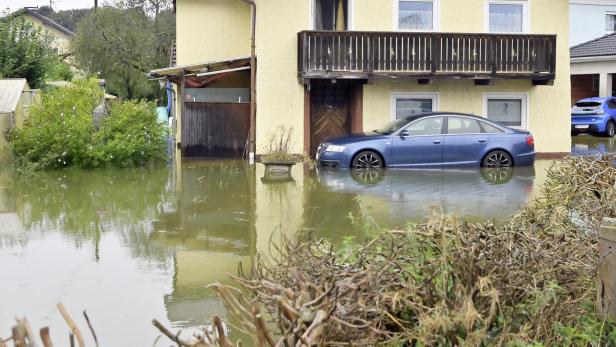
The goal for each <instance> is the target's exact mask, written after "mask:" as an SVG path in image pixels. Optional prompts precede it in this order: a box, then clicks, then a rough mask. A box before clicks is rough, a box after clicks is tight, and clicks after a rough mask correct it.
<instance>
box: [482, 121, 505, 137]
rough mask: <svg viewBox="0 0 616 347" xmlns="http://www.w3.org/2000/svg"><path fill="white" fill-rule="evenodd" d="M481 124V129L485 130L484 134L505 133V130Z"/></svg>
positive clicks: (488, 124) (484, 123) (485, 123)
mask: <svg viewBox="0 0 616 347" xmlns="http://www.w3.org/2000/svg"><path fill="white" fill-rule="evenodd" d="M479 124H481V128H482V129H483V133H485V134H502V133H504V131H503V129H500V128H498V127H495V126H494V125H492V124H490V123H487V122H481V121H480V122H479Z"/></svg>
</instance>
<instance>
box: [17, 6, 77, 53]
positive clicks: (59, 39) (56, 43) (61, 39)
mask: <svg viewBox="0 0 616 347" xmlns="http://www.w3.org/2000/svg"><path fill="white" fill-rule="evenodd" d="M24 18H25V20H26V22H29V23H31V24H32V25H34V26H36V27H39V28H42V29H43V30H45V31H47V32H48V33H49V34H50V35H51V36H52V37H53V39H54V40H53V43H52V47H53V48H55V49H57V50H58V52H59V53H67V52H69V51H70V46H71V37H70V36H68V35H66V34H65V33H63V32H61V31H60V30H58V29H56V28H54V27H51V26H48V25H46V24H45V23H43V22H42V21H41V20H40V19H38V18H36V17H32V16H28V15H26V16H24Z"/></svg>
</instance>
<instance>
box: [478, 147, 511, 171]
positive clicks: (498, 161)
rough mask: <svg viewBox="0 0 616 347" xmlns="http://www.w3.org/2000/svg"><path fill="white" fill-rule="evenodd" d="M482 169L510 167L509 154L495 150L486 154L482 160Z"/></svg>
mask: <svg viewBox="0 0 616 347" xmlns="http://www.w3.org/2000/svg"><path fill="white" fill-rule="evenodd" d="M481 166H483V167H487V168H502V167H512V166H513V159H511V156H510V155H509V153H507V152H505V151H501V150H496V151H492V152H490V153H488V155H486V157H485V158H483V163H482V165H481Z"/></svg>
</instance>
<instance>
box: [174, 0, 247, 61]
mask: <svg viewBox="0 0 616 347" xmlns="http://www.w3.org/2000/svg"><path fill="white" fill-rule="evenodd" d="M176 23H177V24H176V30H177V32H176V37H177V42H176V45H177V64H178V65H186V64H197V63H202V62H206V61H215V60H223V59H229V58H237V57H247V56H249V55H250V6H249V5H248V4H246V3H245V2H243V1H241V0H179V1H177V21H176Z"/></svg>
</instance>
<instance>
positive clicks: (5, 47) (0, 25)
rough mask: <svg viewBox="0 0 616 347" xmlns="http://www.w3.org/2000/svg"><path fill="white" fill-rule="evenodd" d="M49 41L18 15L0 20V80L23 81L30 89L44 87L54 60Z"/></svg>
mask: <svg viewBox="0 0 616 347" xmlns="http://www.w3.org/2000/svg"><path fill="white" fill-rule="evenodd" d="M51 43H52V40H51V38H50V37H49V36H48V35H46V34H45V33H44V32H42V31H41V30H40V29H38V28H36V27H35V26H33V25H32V24H30V23H27V22H26V21H25V20H24V19H23V18H22V17H19V16H5V17H4V18H0V78H25V79H27V80H28V82H29V83H30V85H31V86H32V87H34V88H39V87H41V86H42V85H43V84H44V77H45V74H46V73H47V71H48V70H49V69H50V68H51V67H52V66H53V63H54V61H55V60H56V54H55V51H54V50H53V49H52V46H51Z"/></svg>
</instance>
